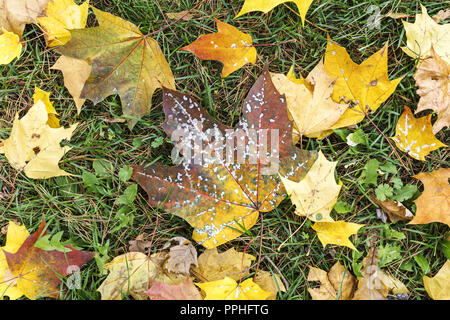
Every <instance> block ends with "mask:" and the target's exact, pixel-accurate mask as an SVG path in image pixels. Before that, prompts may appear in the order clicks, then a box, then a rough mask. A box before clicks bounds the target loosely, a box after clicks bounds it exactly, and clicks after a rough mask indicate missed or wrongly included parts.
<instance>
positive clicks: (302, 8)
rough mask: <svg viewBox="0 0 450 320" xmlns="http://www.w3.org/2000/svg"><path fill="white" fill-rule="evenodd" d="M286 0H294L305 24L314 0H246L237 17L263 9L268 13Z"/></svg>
mask: <svg viewBox="0 0 450 320" xmlns="http://www.w3.org/2000/svg"><path fill="white" fill-rule="evenodd" d="M285 2H294V3H295V4H296V5H297V9H298V12H299V13H300V17H301V19H302V24H303V25H305V20H306V13H307V12H308V9H309V7H310V6H311V3H312V2H313V0H264V1H260V0H246V1H245V2H244V5H243V7H242V9H241V11H240V12H239V13H238V15H237V16H236V18H237V17H240V16H242V15H244V14H246V13H248V12H252V11H262V12H264V13H267V12H269V11H270V10H272V9H273V8H275V7H276V6H278V5H280V4H282V3H285Z"/></svg>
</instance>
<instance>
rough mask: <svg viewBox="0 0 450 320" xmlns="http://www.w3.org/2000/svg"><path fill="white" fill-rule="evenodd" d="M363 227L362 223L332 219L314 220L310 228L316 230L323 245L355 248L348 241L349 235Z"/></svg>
mask: <svg viewBox="0 0 450 320" xmlns="http://www.w3.org/2000/svg"><path fill="white" fill-rule="evenodd" d="M361 227H364V225H363V224H358V223H353V222H345V221H333V222H316V223H315V224H314V225H313V226H312V228H313V229H314V230H315V231H316V232H317V236H318V238H319V240H320V242H321V243H322V245H323V247H325V246H326V245H327V244H335V245H338V246H345V247H349V248H350V249H353V250H356V248H355V246H354V245H353V243H351V242H350V240H349V237H350V236H351V235H352V234H356V233H358V230H359V229H360V228H361Z"/></svg>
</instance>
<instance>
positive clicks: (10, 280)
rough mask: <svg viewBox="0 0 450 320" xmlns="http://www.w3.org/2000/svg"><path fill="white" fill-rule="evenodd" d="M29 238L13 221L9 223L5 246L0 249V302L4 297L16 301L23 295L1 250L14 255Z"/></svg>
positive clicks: (23, 228) (28, 234)
mask: <svg viewBox="0 0 450 320" xmlns="http://www.w3.org/2000/svg"><path fill="white" fill-rule="evenodd" d="M29 236H30V233H29V232H28V230H27V228H25V227H24V226H19V225H17V224H16V223H14V222H13V221H10V222H9V224H8V233H7V234H6V243H5V246H3V247H0V300H1V299H3V297H4V296H8V297H9V299H11V300H16V299H18V298H20V297H21V296H23V295H24V293H23V292H22V291H21V290H20V289H19V288H17V285H16V283H17V278H16V277H15V276H14V275H13V274H12V273H11V271H10V270H9V266H8V262H7V261H6V258H5V254H4V253H3V250H5V251H7V252H10V253H16V252H17V250H19V248H20V247H21V245H22V244H23V243H24V242H25V240H26V239H27V238H28V237H29Z"/></svg>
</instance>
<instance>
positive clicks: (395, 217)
mask: <svg viewBox="0 0 450 320" xmlns="http://www.w3.org/2000/svg"><path fill="white" fill-rule="evenodd" d="M369 197H370V199H371V200H372V201H373V202H375V203H376V204H377V205H379V206H380V207H381V208H382V209H383V212H384V213H386V214H387V216H388V217H389V220H390V221H391V222H392V223H397V222H398V221H400V220H411V219H412V218H413V214H412V213H411V211H409V210H408V208H406V207H405V206H404V205H403V204H402V203H401V202H398V201H393V200H390V199H386V200H385V201H381V200H378V199H377V197H375V196H374V195H370V196H369Z"/></svg>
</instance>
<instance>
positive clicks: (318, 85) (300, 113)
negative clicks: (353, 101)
mask: <svg viewBox="0 0 450 320" xmlns="http://www.w3.org/2000/svg"><path fill="white" fill-rule="evenodd" d="M291 70H292V69H291ZM292 77H294V79H292ZM293 80H294V81H293ZM295 80H300V81H295ZM302 80H303V81H306V82H307V83H308V84H309V86H308V87H307V86H306V85H305V84H303V81H302ZM272 81H273V83H274V85H275V87H276V88H277V90H278V91H279V92H280V93H281V94H284V95H285V96H286V101H287V106H288V110H289V113H290V114H291V116H292V118H293V120H294V125H295V126H294V134H298V135H303V136H306V137H309V138H323V137H325V136H326V135H327V134H329V133H330V132H332V131H330V129H331V127H332V126H333V125H334V124H335V123H336V122H337V121H338V119H339V118H340V117H341V115H342V114H343V113H344V111H345V110H346V109H347V107H348V106H347V105H346V104H339V103H336V102H334V101H333V100H332V99H331V94H332V92H333V86H334V81H335V79H333V78H331V77H329V76H328V75H327V73H326V72H325V69H324V67H323V62H322V61H320V62H319V63H318V64H317V65H316V66H315V68H314V69H313V70H312V71H311V72H310V74H309V75H308V77H307V78H306V80H305V79H296V78H295V76H293V74H292V73H289V74H288V75H287V76H285V75H283V74H273V75H272ZM311 87H312V88H313V91H310V89H309V88H311Z"/></svg>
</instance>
